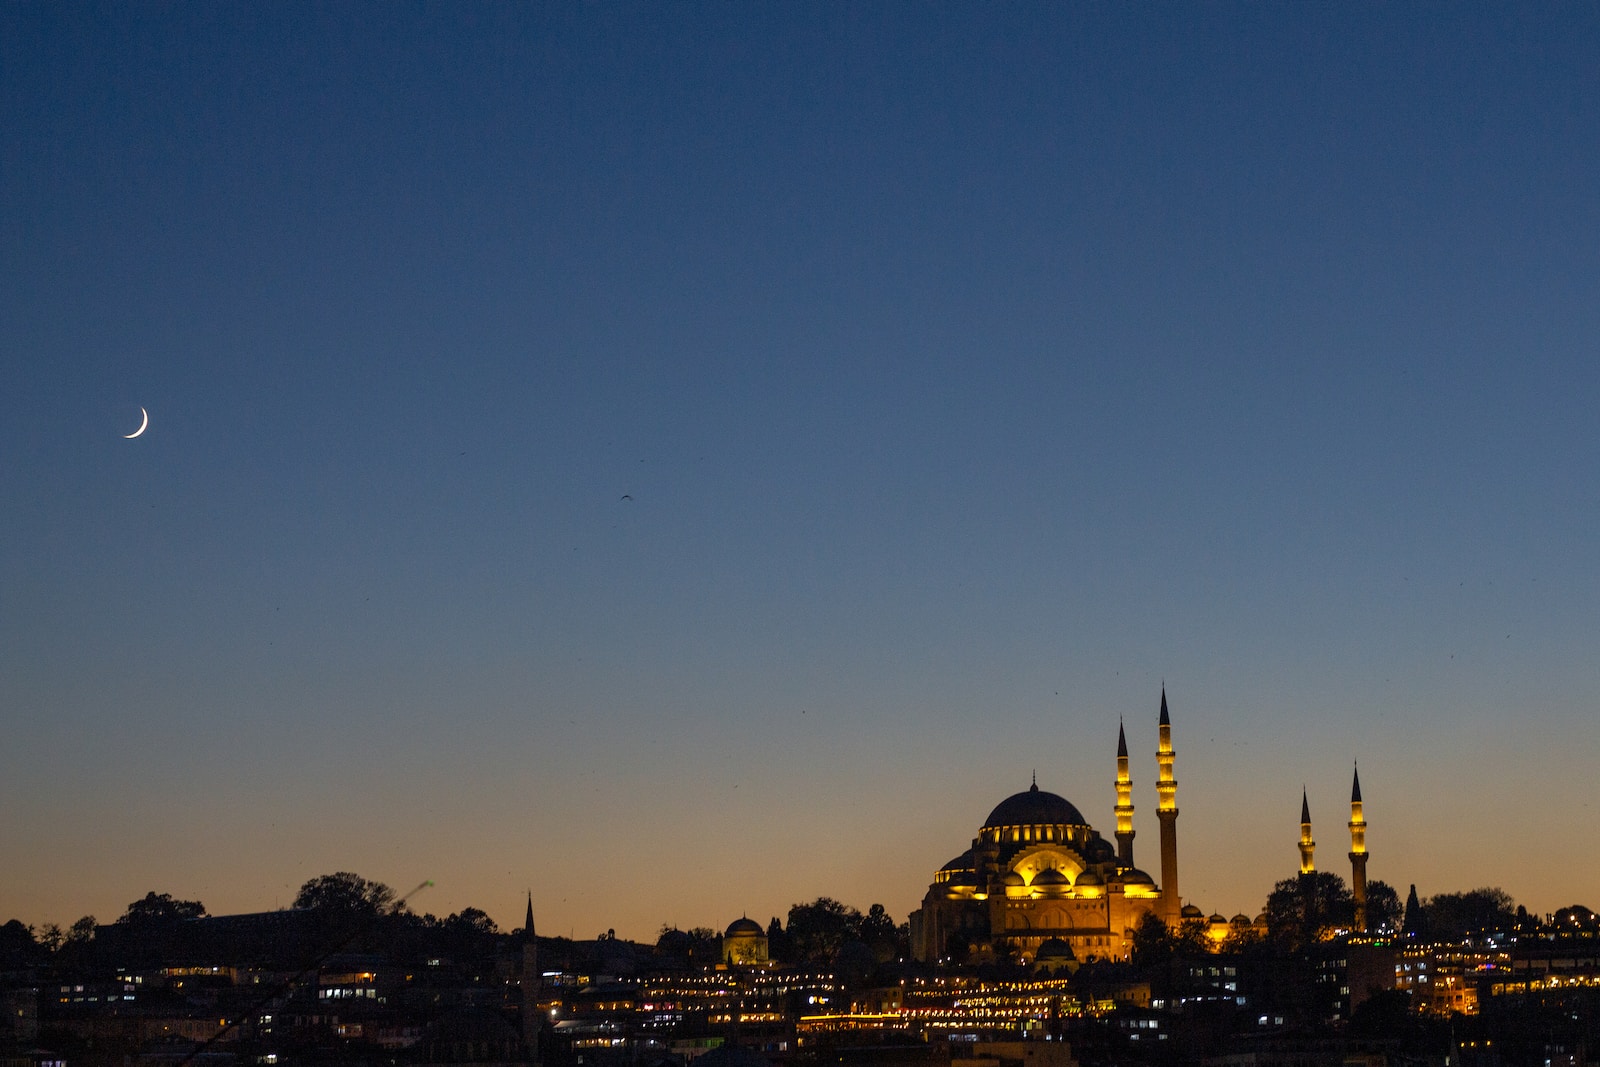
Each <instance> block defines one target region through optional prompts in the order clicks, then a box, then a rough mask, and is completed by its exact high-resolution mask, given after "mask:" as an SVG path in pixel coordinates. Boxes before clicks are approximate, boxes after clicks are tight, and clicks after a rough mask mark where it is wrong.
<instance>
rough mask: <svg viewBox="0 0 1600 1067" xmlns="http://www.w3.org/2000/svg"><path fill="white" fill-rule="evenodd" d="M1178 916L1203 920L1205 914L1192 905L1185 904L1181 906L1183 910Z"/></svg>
mask: <svg viewBox="0 0 1600 1067" xmlns="http://www.w3.org/2000/svg"><path fill="white" fill-rule="evenodd" d="M1178 914H1180V915H1182V916H1183V917H1184V918H1185V919H1204V918H1205V917H1206V913H1205V912H1203V911H1201V910H1200V909H1199V908H1197V907H1195V906H1194V905H1193V904H1185V905H1184V906H1183V910H1182V911H1181V912H1179V913H1178Z"/></svg>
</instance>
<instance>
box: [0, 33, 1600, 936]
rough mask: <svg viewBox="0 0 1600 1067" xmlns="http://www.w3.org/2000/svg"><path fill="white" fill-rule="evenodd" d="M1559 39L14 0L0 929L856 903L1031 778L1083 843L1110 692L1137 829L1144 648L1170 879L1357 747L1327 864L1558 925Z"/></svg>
mask: <svg viewBox="0 0 1600 1067" xmlns="http://www.w3.org/2000/svg"><path fill="white" fill-rule="evenodd" d="M1595 54H1600V14H1597V12H1596V11H1595V9H1593V8H1581V7H1573V8H1551V9H1538V10H1508V11H1493V10H1471V11H1466V10H1457V9H1449V8H1428V7H1396V6H1386V7H1382V8H1360V9H1354V10H1346V9H1314V10H1305V9H1302V8H1298V7H1289V6H1283V7H1263V6H1255V5H1250V6H1247V5H1229V6H1222V7H1210V6H1207V7H1198V6H1195V7H1187V6H1185V7H1178V8H1172V9H1162V10H1161V11H1159V12H1157V11H1153V10H1134V11H1127V10H1113V9H1102V8H1098V7H1080V6H1076V5H1049V6H1046V5H1018V6H1015V7H1008V8H1003V9H991V8H957V7H949V8H931V9H930V8H919V9H901V8H896V7H892V6H885V7H870V6H868V7H862V6H848V7H820V8H771V9H762V10H757V11H745V10H742V9H739V8H734V7H712V6H692V7H681V8H658V7H652V6H646V5H616V6H610V7H606V8H603V9H590V8H568V7H562V6H555V5H550V6H528V7H507V6H493V7H490V6H484V7H471V8H467V9H455V8H438V7H430V6H425V5H412V4H394V5H385V6H383V7H359V8H358V7H336V8H332V9H328V8H322V7H317V6H312V5H303V6H297V5H288V6H283V7H273V8H270V9H253V8H248V7H229V8H209V7H198V6H186V5H176V6H172V7H166V8H162V9H160V10H152V9H148V8H129V7H119V6H114V5H100V4H60V5H12V6H10V7H7V8H5V9H4V10H0V118H3V121H0V131H3V132H0V205H3V207H0V219H3V225H4V236H3V239H0V272H3V277H4V281H5V284H4V286H3V289H0V351H4V352H6V353H8V354H10V356H11V358H8V359H4V360H0V395H4V396H5V397H6V398H7V401H8V403H7V412H6V416H5V427H6V430H7V433H6V435H5V442H6V443H5V453H4V462H3V463H0V498H3V499H4V500H5V501H6V507H4V508H3V509H0V589H3V590H4V596H3V600H0V708H4V709H5V744H4V745H3V746H0V856H3V857H4V860H5V862H4V863H3V864H0V920H3V919H6V918H10V917H12V916H15V917H17V918H20V919H23V920H24V921H26V922H35V923H43V922H58V923H61V924H63V925H65V924H67V923H70V922H72V921H73V920H75V919H76V918H78V917H79V916H80V915H84V914H94V915H96V916H97V917H98V918H99V919H100V920H101V921H102V922H106V921H110V920H112V919H114V918H115V917H116V916H117V915H119V914H121V912H122V909H123V908H125V907H126V905H127V903H128V902H130V901H132V900H135V899H138V898H139V897H142V896H143V895H144V894H145V893H146V892H149V891H155V892H170V893H172V894H173V895H175V896H178V897H181V898H185V899H199V900H201V901H203V902H204V903H205V904H206V905H207V907H208V908H210V910H211V911H213V912H214V913H222V912H244V911H255V910H263V909H271V908H274V907H281V906H286V905H287V904H288V902H289V901H290V900H291V899H293V897H294V894H295V892H296V890H297V889H298V887H299V886H300V884H301V883H303V882H304V881H306V880H307V879H309V878H312V877H315V876H317V875H321V874H327V873H331V872H334V871H353V872H356V873H358V874H360V875H362V876H364V877H366V878H370V879H376V880H380V881H383V882H385V883H387V884H389V885H391V886H393V887H395V888H396V889H397V890H400V891H402V892H403V891H404V890H405V889H407V888H409V887H410V886H412V885H416V884H418V883H420V882H422V881H424V880H431V881H432V882H434V883H435V885H434V887H433V888H430V889H428V890H427V891H426V892H425V893H423V894H421V895H419V896H418V898H417V899H416V900H415V901H414V906H415V907H416V908H417V910H419V911H431V912H434V913H436V914H440V915H443V914H447V913H449V912H452V911H457V910H459V909H460V908H462V907H466V906H473V907H478V908H482V909H484V910H486V911H487V912H489V914H491V915H492V916H493V917H494V918H495V919H496V920H497V921H498V922H500V924H501V925H502V926H503V927H507V928H509V927H511V926H514V925H516V924H518V922H519V921H520V918H521V915H522V907H523V905H524V901H525V896H524V894H525V893H526V892H528V891H530V890H531V891H532V892H533V894H534V902H535V908H536V916H537V919H538V922H539V926H540V929H541V931H546V930H548V932H550V933H552V934H556V933H571V934H574V935H575V936H578V937H580V938H581V937H593V936H594V935H595V934H596V933H598V932H600V931H602V930H606V929H613V928H614V929H616V930H617V932H618V933H619V935H621V936H627V937H632V938H640V939H647V938H650V937H653V936H654V933H655V931H656V929H657V928H658V927H659V926H660V925H661V924H663V923H668V924H676V925H679V926H697V925H708V926H716V927H721V926H725V925H726V924H727V923H728V922H730V921H732V920H733V919H735V918H737V917H739V915H741V914H749V915H750V916H751V917H753V918H759V919H760V920H762V921H765V920H766V919H767V918H768V917H769V916H771V915H779V916H781V915H784V914H786V912H787V909H788V907H789V905H791V904H793V903H797V902H803V901H809V900H811V899H814V898H815V897H818V896H823V895H826V896H831V897H835V898H837V899H840V900H842V901H845V902H846V903H848V904H851V905H854V906H856V907H859V908H862V909H865V908H866V907H868V906H869V905H870V904H872V903H875V902H876V903H882V904H884V905H885V906H886V907H887V908H888V909H889V911H890V913H891V914H893V915H894V916H895V917H896V918H897V920H904V919H905V917H906V915H907V914H908V913H909V912H910V911H911V910H912V909H913V908H914V907H915V906H916V902H917V900H918V899H919V897H920V896H921V894H922V892H923V890H924V889H925V887H926V886H927V880H928V876H929V873H930V872H931V871H933V870H935V869H937V868H938V866H939V865H940V864H942V863H944V862H945V861H946V860H948V859H950V855H949V849H950V847H951V845H952V844H953V843H955V842H959V841H961V840H962V839H963V838H965V837H968V836H970V835H971V834H973V833H975V832H976V831H977V829H978V827H979V825H980V824H981V821H982V819H983V817H984V815H985V813H986V812H988V811H989V810H990V809H991V808H992V807H993V806H994V805H995V804H997V803H998V802H999V801H1000V800H1002V799H1003V798H1005V797H1006V796H1008V795H1010V794H1012V793H1015V792H1018V791H1020V790H1023V789H1026V788H1027V786H1028V783H1029V780H1030V776H1031V775H1033V774H1034V773H1035V772H1036V773H1037V775H1038V782H1039V786H1040V788H1041V789H1047V790H1050V791H1052V792H1055V793H1058V794H1060V795H1062V796H1063V797H1065V798H1067V799H1068V800H1069V801H1071V802H1072V803H1073V804H1075V805H1077V807H1078V808H1080V809H1081V810H1082V812H1083V814H1084V815H1085V816H1086V817H1087V819H1088V821H1089V822H1090V823H1091V824H1093V826H1094V827H1095V828H1096V829H1098V830H1100V831H1101V832H1102V833H1103V834H1107V835H1109V834H1110V833H1111V831H1112V828H1113V827H1114V824H1115V819H1114V816H1113V805H1114V804H1115V802H1116V792H1115V788H1114V779H1115V768H1116V761H1115V754H1116V737H1117V727H1118V724H1119V722H1120V723H1122V724H1124V725H1125V726H1126V730H1127V737H1128V744H1129V749H1130V754H1131V757H1132V762H1131V772H1132V781H1133V793H1132V797H1133V803H1134V805H1135V815H1134V824H1135V827H1136V830H1137V841H1138V846H1137V847H1138V853H1139V856H1140V860H1141V865H1144V866H1146V867H1147V869H1148V867H1149V866H1150V865H1152V863H1153V856H1154V853H1153V851H1152V847H1153V844H1154V842H1155V841H1156V838H1157V833H1156V820H1155V810H1156V759H1155V750H1156V715H1157V707H1158V700H1159V694H1160V691H1161V688H1162V686H1163V684H1165V687H1166V691H1167V694H1168V697H1169V700H1170V703H1171V709H1172V722H1173V743H1174V748H1175V751H1176V779H1177V782H1178V795H1177V804H1178V807H1179V808H1180V809H1181V811H1182V817H1181V820H1180V822H1179V830H1178V834H1179V840H1180V844H1179V849H1180V856H1181V859H1182V864H1183V878H1182V884H1181V892H1182V895H1183V896H1184V897H1185V899H1186V900H1191V901H1193V902H1194V903H1196V904H1198V905H1199V906H1200V907H1202V908H1203V909H1205V910H1206V911H1207V912H1211V911H1220V912H1222V913H1224V914H1227V915H1232V914H1234V913H1235V912H1239V911H1246V912H1248V913H1250V914H1254V913H1255V911H1256V910H1258V909H1259V908H1260V907H1261V905H1262V903H1263V901H1264V900H1265V898H1266V895H1267V893H1268V892H1269V891H1270V890H1271V888H1272V885H1273V883H1274V882H1275V881H1277V880H1278V879H1280V878H1284V877H1289V876H1291V875H1293V874H1294V872H1295V871H1296V870H1297V869H1298V853H1297V849H1296V844H1297V841H1298V838H1299V819H1298V816H1299V800H1300V791H1301V789H1302V787H1304V788H1305V789H1306V790H1307V793H1308V796H1309V803H1310V809H1311V815H1312V817H1313V820H1314V823H1315V826H1316V834H1317V841H1318V860H1319V862H1318V866H1319V868H1320V869H1324V870H1333V871H1338V872H1340V873H1341V874H1344V875H1346V876H1348V864H1347V863H1345V862H1344V861H1343V860H1342V857H1343V854H1344V852H1345V851H1346V849H1347V847H1348V838H1347V836H1346V834H1347V831H1346V830H1345V828H1344V827H1345V821H1346V819H1347V818H1348V811H1347V807H1346V803H1347V799H1348V790H1349V783H1350V772H1351V768H1352V765H1353V764H1354V763H1355V762H1356V761H1359V763H1360V767H1361V775H1362V778H1361V782H1362V788H1363V793H1364V798H1365V817H1366V820H1367V823H1368V830H1367V845H1368V847H1369V848H1370V850H1371V856H1372V859H1371V865H1370V868H1369V876H1370V877H1371V878H1373V879H1375V880H1382V881H1385V882H1388V883H1389V884H1390V885H1392V886H1395V887H1396V888H1397V889H1399V890H1400V891H1401V892H1402V893H1403V892H1404V891H1405V888H1406V887H1407V886H1408V885H1409V884H1411V883H1413V882H1414V883H1416V884H1417V887H1418V891H1419V893H1422V894H1423V895H1424V896H1427V895H1430V894H1432V893H1442V892H1450V891H1460V890H1468V889H1472V888H1476V887H1479V886H1499V887H1501V888H1503V889H1505V890H1506V891H1507V892H1509V893H1510V894H1511V895H1512V896H1513V897H1515V898H1516V899H1517V901H1518V902H1520V903H1523V904H1526V905H1527V906H1528V907H1529V909H1530V910H1534V911H1538V912H1541V913H1543V912H1550V911H1553V910H1555V909H1557V908H1560V907H1563V906H1566V905H1570V904H1574V903H1583V904H1588V905H1590V906H1593V905H1594V904H1595V903H1596V901H1595V900H1594V899H1593V898H1594V894H1593V893H1592V892H1591V889H1592V888H1593V887H1595V886H1600V857H1597V856H1595V855H1594V854H1593V853H1592V850H1588V849H1585V848H1583V847H1582V842H1583V841H1584V840H1587V838H1588V837H1589V836H1590V835H1591V834H1592V828H1593V826H1594V823H1595V819H1596V817H1597V816H1600V810H1597V808H1596V799H1595V795H1594V791H1593V788H1592V785H1591V782H1592V768H1593V766H1594V764H1595V763H1596V761H1597V759H1600V740H1597V739H1596V737H1595V730H1594V721H1595V710H1596V708H1597V706H1600V657H1597V656H1596V655H1595V620H1596V618H1600V570H1597V568H1596V566H1595V564H1594V535H1593V531H1594V530H1595V529H1596V528H1597V527H1600V493H1597V491H1596V487H1597V486H1600V453H1597V449H1596V446H1595V442H1594V433H1593V428H1592V427H1593V422H1594V419H1593V414H1592V409H1593V407H1594V402H1593V398H1594V397H1595V396H1596V395H1597V393H1600V361H1597V360H1596V358H1595V356H1596V348H1595V338H1596V337H1600V209H1597V201H1596V198H1595V196H1594V190H1595V189H1596V188H1600V141H1597V140H1596V138H1595V137H1594V136H1593V132H1594V130H1596V129H1600V72H1597V70H1596V68H1595V66H1594V64H1593V62H1592V57H1593V56H1594V55H1595ZM141 423H146V425H145V426H144V427H143V429H142V430H141V432H139V433H138V434H137V435H136V436H135V435H134V431H135V430H140V428H141ZM1324 857H1326V858H1325V859H1324ZM1336 860H1337V862H1335V861H1336ZM547 924H548V925H547Z"/></svg>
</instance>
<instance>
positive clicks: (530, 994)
mask: <svg viewBox="0 0 1600 1067" xmlns="http://www.w3.org/2000/svg"><path fill="white" fill-rule="evenodd" d="M543 986H544V974H543V972H541V971H540V970H539V939H538V938H537V937H535V936H534V932H533V894H532V893H529V894H528V918H527V921H526V922H524V923H523V924H522V1043H523V1044H524V1045H525V1046H527V1049H528V1062H529V1063H538V1062H539V1030H540V1028H541V1027H542V1026H543V1024H544V1017H543V1016H541V1015H540V1014H539V993H540V991H541V989H542V988H543Z"/></svg>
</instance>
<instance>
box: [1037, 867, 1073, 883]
mask: <svg viewBox="0 0 1600 1067" xmlns="http://www.w3.org/2000/svg"><path fill="white" fill-rule="evenodd" d="M1028 884H1029V885H1069V884H1071V883H1069V882H1068V880H1067V876H1066V875H1064V874H1062V873H1061V872H1060V871H1058V870H1056V869H1055V868H1054V867H1051V868H1050V869H1049V870H1044V871H1040V872H1039V873H1038V874H1036V875H1034V876H1033V881H1032V882H1029V883H1028Z"/></svg>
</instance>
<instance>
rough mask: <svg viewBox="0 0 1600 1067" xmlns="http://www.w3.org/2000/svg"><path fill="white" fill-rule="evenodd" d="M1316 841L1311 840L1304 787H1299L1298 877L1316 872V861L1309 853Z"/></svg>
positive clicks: (1309, 819)
mask: <svg viewBox="0 0 1600 1067" xmlns="http://www.w3.org/2000/svg"><path fill="white" fill-rule="evenodd" d="M1316 848H1317V843H1316V842H1315V841H1313V840H1311V805H1310V803H1309V802H1307V800H1306V791H1305V787H1304V786H1302V787H1301V789H1300V877H1301V878H1304V877H1305V876H1306V875H1308V874H1316V873H1317V864H1316V861H1315V860H1313V859H1312V858H1311V854H1312V853H1313V852H1314V851H1316Z"/></svg>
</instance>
